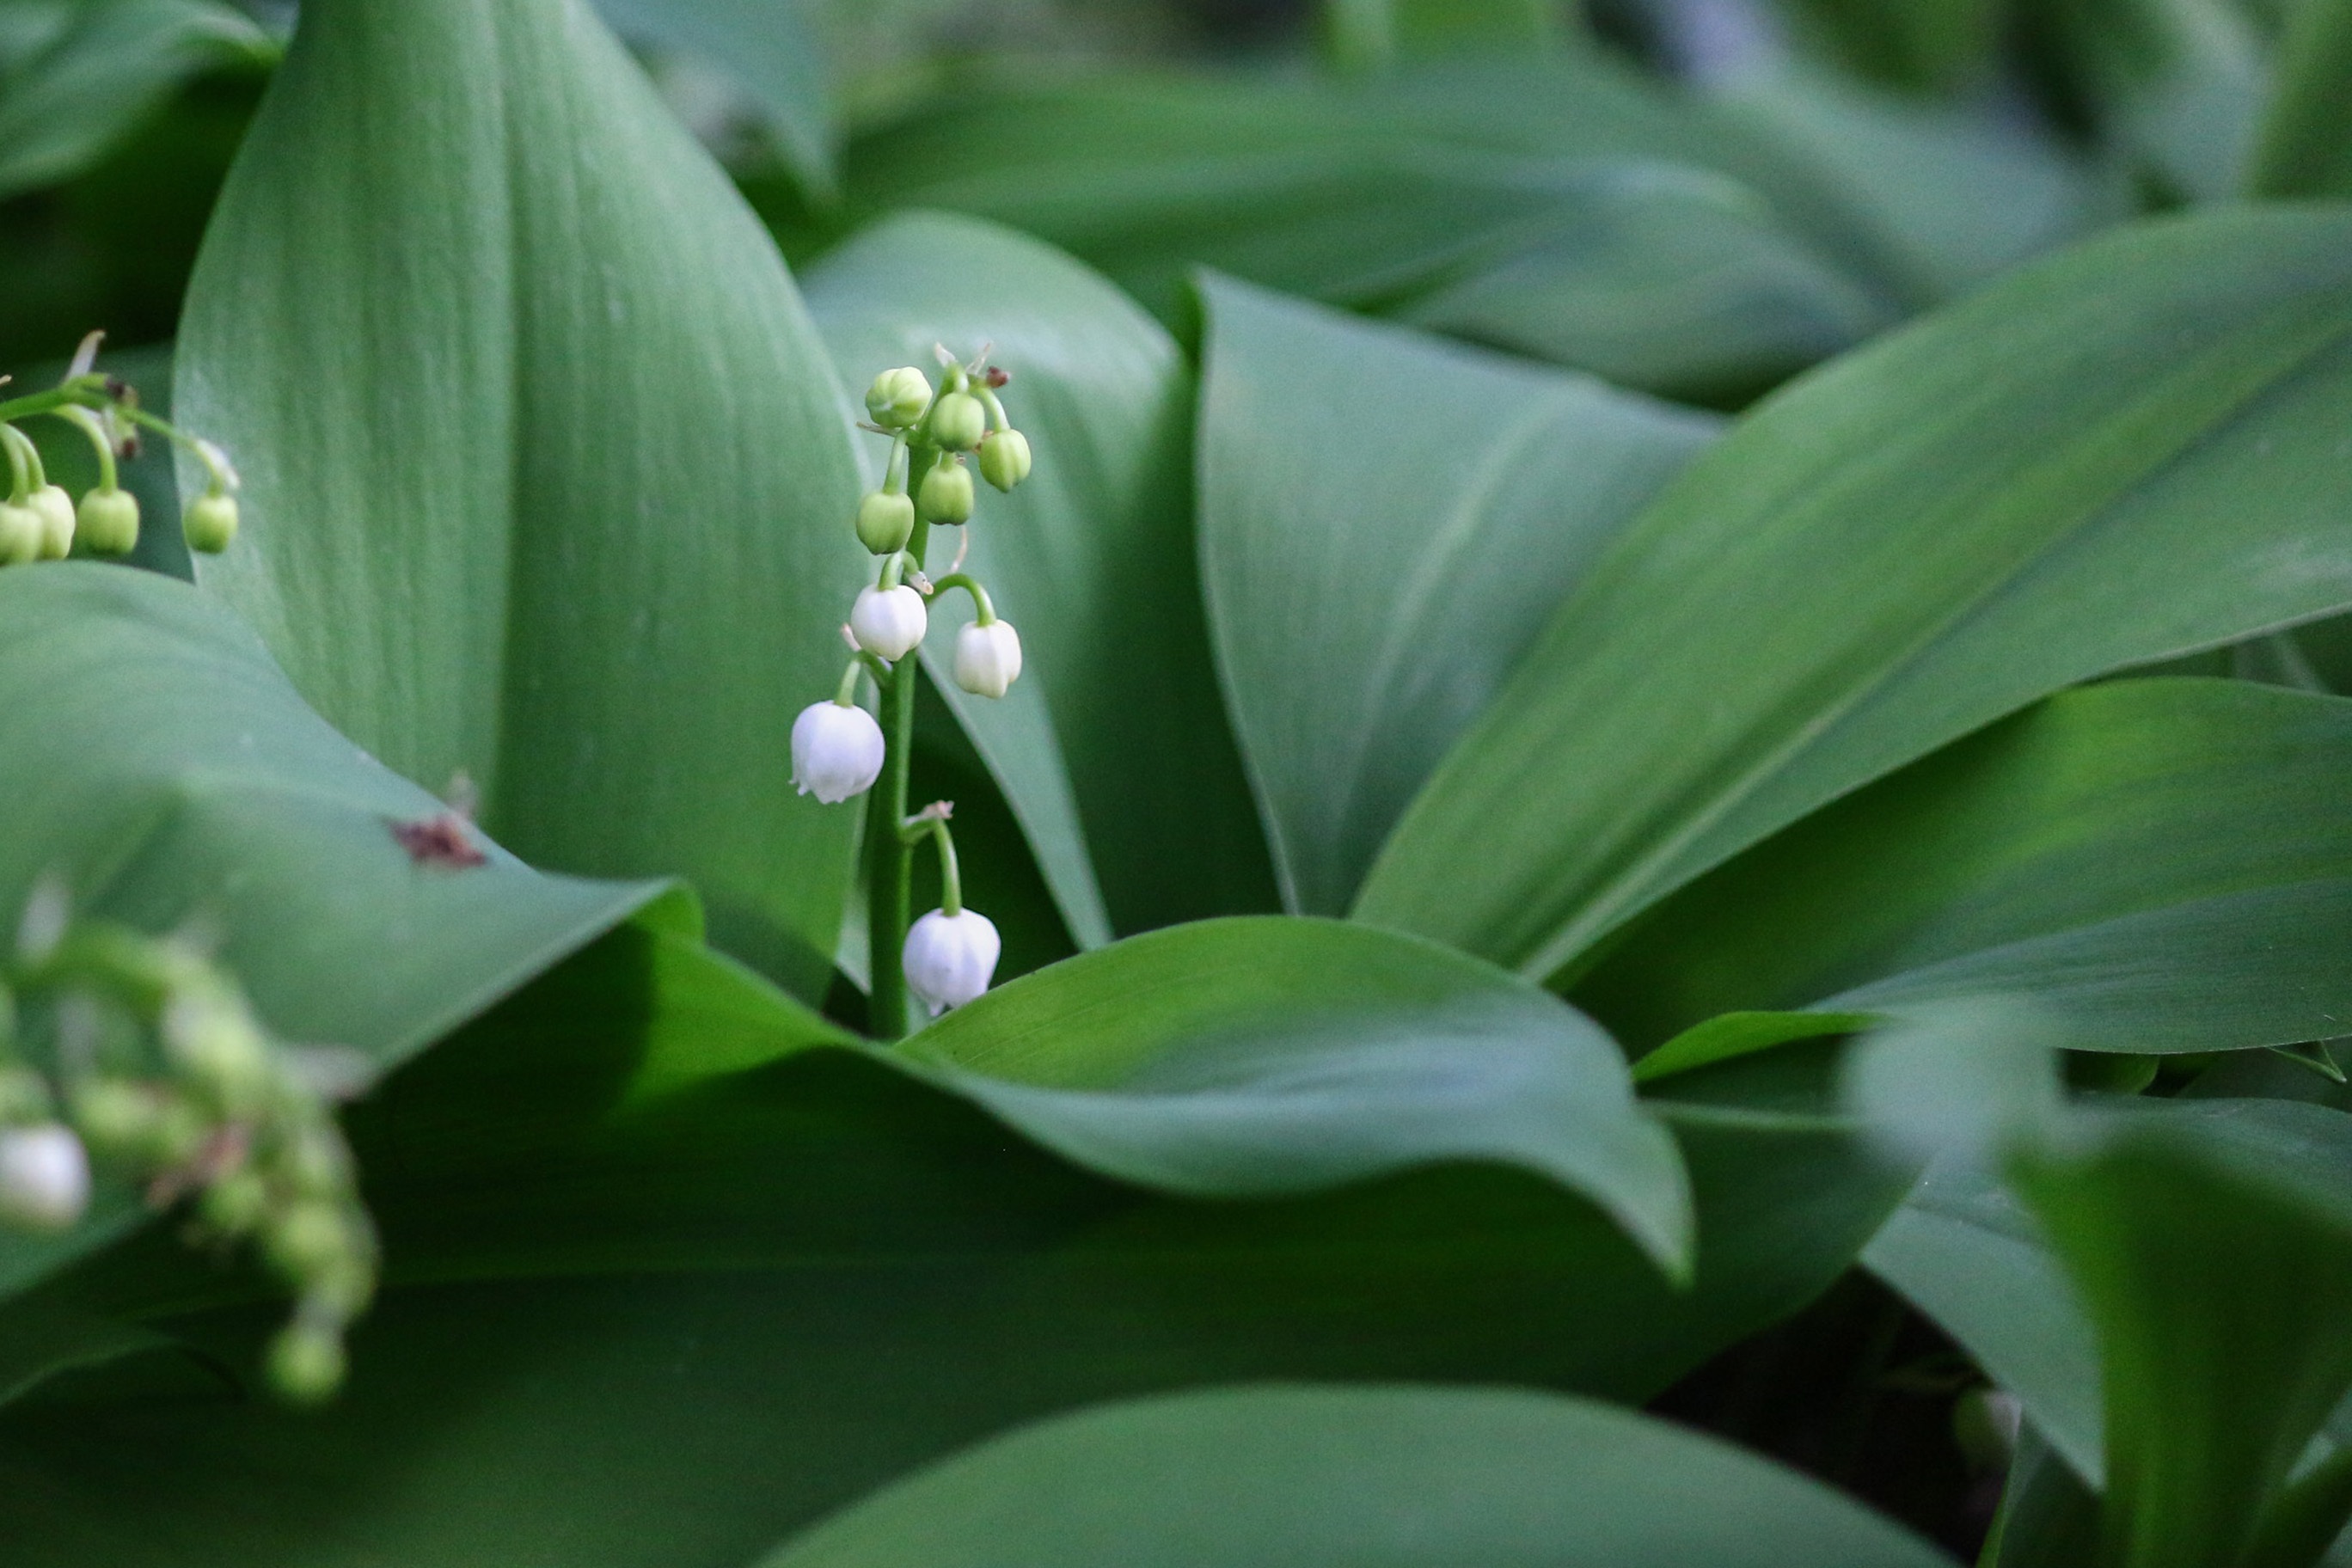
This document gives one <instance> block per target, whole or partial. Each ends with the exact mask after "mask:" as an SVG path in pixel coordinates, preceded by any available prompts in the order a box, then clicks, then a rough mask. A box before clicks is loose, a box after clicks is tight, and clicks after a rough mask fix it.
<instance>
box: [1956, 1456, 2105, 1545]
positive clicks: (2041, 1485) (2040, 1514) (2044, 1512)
mask: <svg viewBox="0 0 2352 1568" xmlns="http://www.w3.org/2000/svg"><path fill="white" fill-rule="evenodd" d="M2098 1550H2099V1499H2098V1494H2097V1493H2095V1492H2094V1491H2092V1490H2091V1489H2089V1488H2087V1487H2085V1486H2084V1484H2083V1480H2082V1478H2081V1477H2079V1476H2077V1475H2076V1474H2075V1473H2074V1471H2073V1470H2071V1469H2069V1468H2067V1466H2066V1462H2065V1461H2064V1460H2063V1459H2061V1458H2059V1457H2058V1456H2057V1454H2056V1453H2055V1452H2054V1451H2053V1449H2052V1448H2051V1447H2050V1445H2049V1444H2048V1443H2046V1442H2044V1441H2043V1440H2042V1437H2041V1436H2040V1434H2039V1433H2037V1432H2036V1431H2035V1430H2034V1428H2033V1426H2032V1423H2030V1422H2029V1423H2027V1424H2026V1425H2025V1426H2024V1427H2023V1429H2022V1430H2021V1432H2020V1434H2019V1436H2018V1443H2017V1457H2016V1458H2015V1459H2014V1460H2013V1461H2011V1465H2010V1467H2009V1475H2008V1478H2007V1479H2006V1480H2005V1482H2004V1483H2003V1485H2002V1487H2001V1491H2000V1514H1999V1516H1998V1517H1996V1518H1995V1519H1994V1521H1993V1526H1992V1533H1991V1534H1990V1536H1989V1537H1988V1538H1987V1540H1986V1542H1985V1550H1984V1555H1983V1557H1982V1558H1981V1559H1980V1560H1979V1561H1980V1563H1981V1568H2082V1565H2083V1564H2084V1563H2088V1562H2090V1561H2092V1560H2093V1559H2094V1558H2095V1557H2096V1556H2097V1554H2098Z"/></svg>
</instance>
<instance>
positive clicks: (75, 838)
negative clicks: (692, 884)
mask: <svg viewBox="0 0 2352 1568" xmlns="http://www.w3.org/2000/svg"><path fill="white" fill-rule="evenodd" d="M0 737H5V739H0V794H5V797H6V798H7V800H8V801H9V802H10V812H11V826H10V830H9V832H8V833H7V834H6V835H5V836H0V910H7V911H11V913H10V914H9V915H8V917H7V918H8V919H9V920H10V921H13V919H14V914H13V911H15V910H19V909H21V908H22V907H23V906H24V904H25V901H26V897H27V896H28V894H29V892H30V891H31V889H32V888H33V886H34V884H35V882H36V881H37V879H40V878H42V877H44V876H48V875H54V876H57V877H58V878H60V879H63V880H64V882H65V883H66V885H67V886H68V888H69V889H70V890H71V891H72V893H73V896H74V898H75V900H76V902H77V903H78V904H79V905H80V906H81V907H83V908H85V909H87V910H90V911H93V912H96V913H99V914H102V915H105V916H108V917H110V918H113V919H117V920H121V921H127V922H129V923H131V924H133V925H135V926H138V927H140V928H141V929H143V930H147V931H168V930H171V929H173V928H175V927H177V926H179V925H181V924H182V923H183V922H186V921H197V922H201V923H202V924H204V925H206V926H209V927H211V928H212V929H214V930H215V931H218V933H219V936H220V941H221V948H220V952H221V956H222V959H223V961H224V962H225V963H227V964H228V965H229V967H230V968H231V969H232V970H233V971H234V972H235V973H236V974H237V975H238V976H239V977H240V978H241V979H242V980H243V982H244V984H245V985H246V987H247V990H248V991H249V992H250V993H251V994H252V995H253V998H254V1000H255V1003H256V1005H257V1008H258V1010H259V1011H260V1013H261V1015H262V1016H263V1017H264V1018H265V1019H266V1020H268V1023H269V1024H270V1026H272V1027H273V1028H274V1029H276V1030H277V1031H278V1033H280V1034H281V1035H283V1036H285V1037H289V1038H292V1039H295V1040H310V1041H320V1042H333V1043H335V1044H339V1045H346V1046H352V1047H359V1048H361V1049H362V1050H364V1051H366V1052H367V1053H368V1054H369V1055H370V1056H372V1057H373V1058H375V1059H376V1060H377V1061H378V1062H380V1063H383V1064H386V1065H389V1064H391V1063H393V1062H396V1061H398V1060H400V1059H401V1058H404V1056H406V1055H408V1054H409V1053H411V1052H413V1051H415V1050H416V1049H417V1048H419V1047H422V1046H424V1045H425V1043H426V1042H427V1041H429V1040H431V1039H432V1038H434V1037H436V1036H437V1035H440V1034H443V1033H445V1032H446V1031H447V1030H448V1029H450V1028H451V1027H453V1026H456V1025H457V1024H459V1023H461V1022H463V1021H464V1020H465V1019H466V1018H467V1017H468V1016H472V1015H473V1014H475V1013H477V1012H478V1011H480V1010H481V1009H482V1008H484V1007H486V1006H488V1005H490V1004H491V1003H492V1002H494V1001H496V1000H497V999H498V998H499V996H500V995H502V994H505V993H506V992H508V991H509V990H511V989H513V988H514V987H515V986H517V985H519V984H521V983H522V982H523V981H525V980H527V979H529V978H530V976H531V975H532V974H534V973H538V972H539V971H540V970H541V969H543V968H545V967H546V966H547V965H549V964H551V963H554V962H555V961H556V960H557V959H558V958H560V957H562V955H563V954H564V953H566V952H570V951H571V950H572V949H573V948H575V947H578V946H580V945H581V944H582V943H583V942H587V941H588V940H589V939H591V938H592V937H593V936H594V935H595V934H596V933H598V932H599V931H604V929H605V928H606V927H609V926H611V925H612V924H614V922H615V921H620V920H623V919H625V918H626V917H627V916H628V915H629V914H630V912H631V911H632V910H636V909H638V908H639V907H640V906H642V905H644V904H645V903H646V900H648V899H650V898H652V897H653V896H654V895H655V894H656V892H657V891H658V890H659V889H658V886H657V885H654V884H647V883H635V884H616V883H595V882H583V881H574V880H572V879H566V878H559V877H547V876H541V875H540V874H539V873H537V872H534V871H532V870H530V869H529V868H526V867H524V866H523V865H521V864H520V862H519V861H517V860H515V859H514V858H513V857H512V856H510V855H509V854H507V853H506V852H505V851H504V850H501V849H499V848H498V847H496V846H494V845H489V844H487V843H485V844H484V846H483V848H484V851H485V853H486V854H488V857H489V859H488V863H487V864H484V865H481V866H478V867H473V868H451V867H446V866H438V865H427V864H420V863H418V862H417V861H416V860H415V859H414V858H412V857H411V856H410V854H409V852H408V851H407V850H406V849H404V848H403V847H401V845H400V843H399V841H398V840H397V839H396V838H395V837H394V835H393V833H392V831H391V830H392V828H393V826H394V825H395V824H399V823H404V822H412V821H416V820H420V819H422V818H425V817H428V816H435V815H437V814H438V813H440V812H441V811H442V810H443V809H444V807H443V806H442V805H441V804H440V803H439V802H438V801H436V800H435V799H434V798H433V797H432V796H430V795H426V794H425V792H424V791H422V790H420V789H418V788H416V787H415V785H413V784H407V783H405V782H404V781H403V780H401V779H399V778H397V777H395V776H394V774H392V773H388V772H386V771H385V770H384V769H383V767H381V766H380V765H378V764H377V763H374V762H373V761H371V760H370V759H369V758H368V757H367V756H366V755H365V754H364V753H362V752H361V751H360V750H359V748H358V747H356V746H354V745H353V744H352V742H349V741H347V740H345V739H344V738H343V737H342V736H341V735H338V734H337V733H336V732H335V731H333V730H332V729H331V728H329V727H328V726H327V725H326V724H325V723H324V722H322V721H320V719H319V717H318V716H317V715H316V714H314V713H312V712H311V711H310V710H309V709H307V708H305V707H304V706H303V705H302V702H301V700H300V699H299V697H297V696H296V695H295V693H294V690H293V689H292V687H291V686H290V685H289V683H288V682H287V679H286V678H285V677H284V676H283V675H282V674H281V673H280V672H279V671H278V668H277V667H276V666H274V665H273V664H271V663H270V661H269V658H268V655H267V654H266V653H265V652H264V651H263V650H262V648H261V647H260V645H259V644H258V643H257V641H256V640H255V639H254V637H252V635H251V634H250V633H249V632H247V630H246V629H245V628H244V627H243V626H239V625H238V624H237V623H236V621H235V620H234V619H233V618H232V617H230V616H227V615H226V613H225V612H223V611H222V610H221V609H220V608H219V607H218V606H216V605H208V604H206V603H205V601H204V600H203V599H202V598H201V597H200V596H199V595H197V594H196V593H195V592H194V590H192V589H190V588H188V587H186V586H185V585H184V584H179V583H175V582H172V581H170V580H168V579H166V578H163V577H160V576H156V575H152V574H148V573H144V572H129V571H123V570H121V569H119V568H114V567H105V566H97V565H86V564H81V563H63V564H58V565H49V566H43V567H40V568H38V569H37V570H26V571H20V572H10V573H8V574H5V576H0ZM688 923H689V924H690V923H691V918H690V916H689V917H688ZM140 1213H142V1210H141V1209H140V1208H139V1206H138V1205H136V1203H135V1202H132V1201H131V1199H130V1198H129V1196H128V1195H127V1194H120V1193H117V1194H110V1203H109V1204H108V1205H105V1206H104V1207H103V1208H102V1210H101V1212H100V1215H98V1217H96V1218H94V1219H93V1220H91V1221H90V1222H89V1223H88V1224H87V1225H85V1226H83V1227H82V1228H81V1229H79V1230H78V1231H75V1232H73V1233H70V1234H69V1235H68V1236H66V1237H62V1238H58V1239H57V1240H54V1241H49V1240H39V1241H37V1240H33V1239H28V1238H26V1237H22V1236H21V1235H12V1236H9V1237H5V1238H0V1294H5V1293H8V1292H12V1291H14V1290H16V1289H21V1288H22V1287H23V1286H24V1285H25V1284H26V1283H27V1282H28V1281H30V1280H31V1279H35V1278H37V1277H38V1276H39V1275H40V1274H42V1273H44V1272H46V1271H47V1270H48V1269H50V1268H54V1267H55V1266H56V1264H57V1263H58V1261H60V1260H62V1259H63V1258H69V1257H72V1256H74V1255H76V1254H78V1253H79V1252H82V1251H84V1250H86V1249H88V1248H89V1247H90V1246H92V1245H94V1244H95V1243H96V1242H97V1241H99V1240H100V1239H103V1238H104V1237H107V1236H110V1235H114V1234H119V1233H120V1231H121V1229H123V1228H124V1227H125V1226H127V1225H129V1224H130V1223H131V1222H132V1221H133V1220H134V1219H135V1218H136V1217H137V1216H138V1215H139V1214H140Z"/></svg>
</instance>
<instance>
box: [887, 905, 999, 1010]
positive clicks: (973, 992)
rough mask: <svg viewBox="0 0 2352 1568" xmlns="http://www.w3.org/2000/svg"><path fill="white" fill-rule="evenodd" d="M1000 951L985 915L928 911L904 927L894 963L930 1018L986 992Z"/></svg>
mask: <svg viewBox="0 0 2352 1568" xmlns="http://www.w3.org/2000/svg"><path fill="white" fill-rule="evenodd" d="M1003 951H1004V943H1003V941H1002V940H1001V939H999V937H998V936H997V934H996V926H995V923H994V922H993V921H991V920H990V919H989V918H988V917H987V916H986V915H983V914H982V913H980V912H979V911H978V910H958V911H956V912H955V913H954V914H950V913H948V912H947V911H946V910H932V911H931V912H930V913H929V914H927V915H925V916H924V917H923V918H922V919H921V920H919V921H916V922H915V923H914V925H913V927H912V928H911V929H910V930H908V932H907V945H906V948H905V950H904V952H901V954H900V955H899V963H900V967H902V968H903V969H904V970H905V971H906V974H907V989H908V990H909V991H912V992H913V993H914V994H916V995H918V996H919V997H921V998H922V999H923V1005H925V1006H927V1007H929V1009H930V1010H931V1016H932V1017H934V1018H936V1017H938V1016H940V1014H941V1013H943V1012H945V1011H946V1010H947V1009H948V1008H950V1007H961V1006H962V1005H964V1004H965V1003H967V1002H969V1001H971V999H972V998H973V997H975V996H978V995H979V994H981V993H982V992H983V991H985V990H987V989H988V982H989V977H990V976H991V975H993V974H994V973H996V960H997V956H998V955H999V954H1000V953H1002V952H1003Z"/></svg>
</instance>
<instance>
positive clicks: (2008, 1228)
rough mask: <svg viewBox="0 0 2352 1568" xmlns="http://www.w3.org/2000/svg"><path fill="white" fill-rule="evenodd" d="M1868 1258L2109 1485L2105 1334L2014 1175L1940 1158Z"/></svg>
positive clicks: (2076, 1465) (2093, 1480)
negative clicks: (2103, 1394)
mask: <svg viewBox="0 0 2352 1568" xmlns="http://www.w3.org/2000/svg"><path fill="white" fill-rule="evenodd" d="M1862 1261H1863V1263H1864V1266H1865V1267H1867V1268H1869V1269H1870V1271H1871V1272H1872V1273H1874V1274H1875V1275H1877V1276H1878V1277H1879V1278H1880V1279H1884V1280H1885V1281H1886V1283H1887V1284H1889V1285H1891V1286H1893V1287H1894V1288H1895V1289H1896V1290H1897V1291H1899V1292H1900V1293H1901V1294H1902V1296H1903V1298H1904V1300H1907V1301H1909V1302H1910V1303H1911V1304H1912V1305H1913V1306H1914V1307H1916V1308H1917V1309H1918V1310H1920V1311H1922V1312H1925V1313H1926V1314H1927V1316H1928V1317H1930V1318H1932V1319H1934V1320H1935V1321H1936V1324H1937V1327H1939V1328H1941V1329H1942V1330H1943V1331H1945V1332H1946V1333H1947V1334H1949V1335H1950V1336H1951V1337H1952V1338H1953V1339H1954V1340H1956V1341H1958V1342H1959V1344H1960V1345H1961V1346H1962V1347H1963V1348H1964V1349H1966V1350H1967V1351H1968V1352H1969V1356H1970V1358H1971V1359H1973V1360H1974V1361H1975V1362H1976V1363H1977V1365H1979V1367H1982V1368H1983V1369H1984V1372H1985V1374H1986V1375H1987V1376H1989V1377H1990V1378H1991V1379H1992V1380H1993V1382H1995V1383H1996V1384H2000V1386H2001V1387H2002V1388H2004V1389H2006V1390H2008V1391H2009V1392H2010V1393H2011V1394H2015V1395H2016V1396H2017V1398H2018V1401H2019V1403H2020V1404H2021V1405H2023V1406H2024V1408H2025V1413H2026V1415H2027V1417H2028V1418H2029V1419H2030V1420H2031V1421H2032V1425H2033V1427H2034V1429H2035V1430H2036V1431H2038V1432H2039V1433H2041V1434H2042V1439H2043V1440H2044V1441H2046V1442H2047V1443H2048V1444H2049V1446H2050V1447H2051V1448H2052V1449H2053V1450H2054V1451H2055V1452H2056V1453H2058V1454H2060V1455H2062V1456H2063V1458H2064V1461H2065V1463H2066V1465H2067V1466H2069V1467H2071V1468H2072V1469H2073V1470H2074V1473H2075V1474H2076V1475H2078V1476H2081V1477H2084V1478H2086V1479H2088V1480H2089V1482H2090V1484H2091V1485H2092V1486H2093V1487H2094V1488H2097V1487H2100V1486H2103V1485H2105V1477H2106V1454H2105V1440H2104V1437H2103V1436H2102V1434H2103V1430H2104V1428H2103V1425H2102V1411H2101V1407H2100V1383H2099V1346H2098V1339H2097V1334H2096V1331H2095V1329H2094V1328H2093V1326H2092V1324H2091V1321H2090V1318H2089V1316H2088V1315H2087V1314H2086V1312H2085V1310H2084V1307H2083V1304H2082V1301H2081V1299H2080V1298H2079V1297H2078V1296H2076V1294H2075V1292H2074V1286H2073V1285H2072V1284H2071V1283H2070V1282H2069V1281H2068V1279H2067V1278H2066V1274H2065V1270H2064V1268H2063V1267H2062V1266H2061V1265H2060V1263H2059V1261H2058V1259H2057V1258H2054V1257H2053V1256H2052V1255H2051V1252H2050V1249H2049V1244H2048V1241H2047V1240H2046V1239H2045V1237H2043V1235H2042V1226H2041V1225H2040V1224H2039V1223H2038V1222H2037V1221H2036V1220H2035V1219H2034V1217H2033V1215H2032V1212H2031V1211H2030V1210H2028V1209H2027V1208H2026V1207H2025V1205H2024V1204H2023V1203H2022V1202H2021V1201H2020V1199H2019V1198H2018V1196H2017V1195H2016V1194H2015V1193H2014V1192H2013V1191H2011V1188H2010V1187H2009V1185H2008V1184H2006V1183H2003V1182H2001V1181H1999V1180H1997V1179H1995V1178H1994V1177H1992V1176H1990V1175H1988V1174H1986V1173H1984V1172H1983V1171H1982V1170H1981V1169H1979V1168H1976V1167H1972V1166H1971V1165H1969V1163H1967V1162H1965V1161H1944V1162H1941V1163H1938V1164H1937V1165H1936V1166H1934V1167H1933V1168H1932V1169H1930V1171H1929V1172H1928V1173H1927V1177H1926V1178H1925V1179H1924V1180H1922V1181H1921V1182H1920V1184H1919V1185H1918V1186H1917V1187H1916V1188H1914V1189H1913V1191H1912V1193H1911V1195H1910V1196H1909V1197H1907V1198H1906V1199H1905V1200H1904V1202H1903V1206H1902V1207H1901V1208H1899V1209H1896V1210H1895V1213H1894V1214H1893V1215H1891V1216H1890V1217H1889V1218H1888V1219H1887V1222H1886V1226H1885V1229H1883V1230H1881V1231H1880V1232H1879V1233H1878V1234H1877V1235H1876V1236H1874V1237H1871V1238H1870V1245H1869V1246H1868V1247H1864V1249H1863V1254H1862ZM2004 1561H2006V1559H2004Z"/></svg>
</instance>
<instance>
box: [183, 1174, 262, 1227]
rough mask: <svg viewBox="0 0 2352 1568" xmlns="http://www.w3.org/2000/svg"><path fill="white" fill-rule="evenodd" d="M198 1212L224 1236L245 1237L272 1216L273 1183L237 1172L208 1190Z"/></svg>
mask: <svg viewBox="0 0 2352 1568" xmlns="http://www.w3.org/2000/svg"><path fill="white" fill-rule="evenodd" d="M196 1212H197V1213H198V1214H200V1215H203V1216H204V1220H205V1224H206V1225H209V1226H212V1227H213V1228H214V1229H215V1230H217V1231H219V1232H220V1233H221V1234H222V1235H223V1236H243V1235H245V1234H246V1233H247V1231H250V1230H254V1229H257V1228H258V1227H259V1226H260V1225H261V1222H262V1221H263V1220H264V1219H266V1218H267V1217H268V1214H269V1184H268V1183H267V1182H265V1181H263V1180H262V1179H261V1178H260V1177H259V1176H258V1175H257V1174H255V1173H253V1172H251V1171H233V1172H231V1173H229V1174H227V1175H226V1176H223V1177H222V1178H221V1179H220V1180H219V1181H217V1182H215V1183H214V1184H212V1185H211V1186H209V1187H206V1188H205V1195H204V1196H203V1197H202V1198H201V1199H199V1200H198V1201H197V1204H196Z"/></svg>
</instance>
